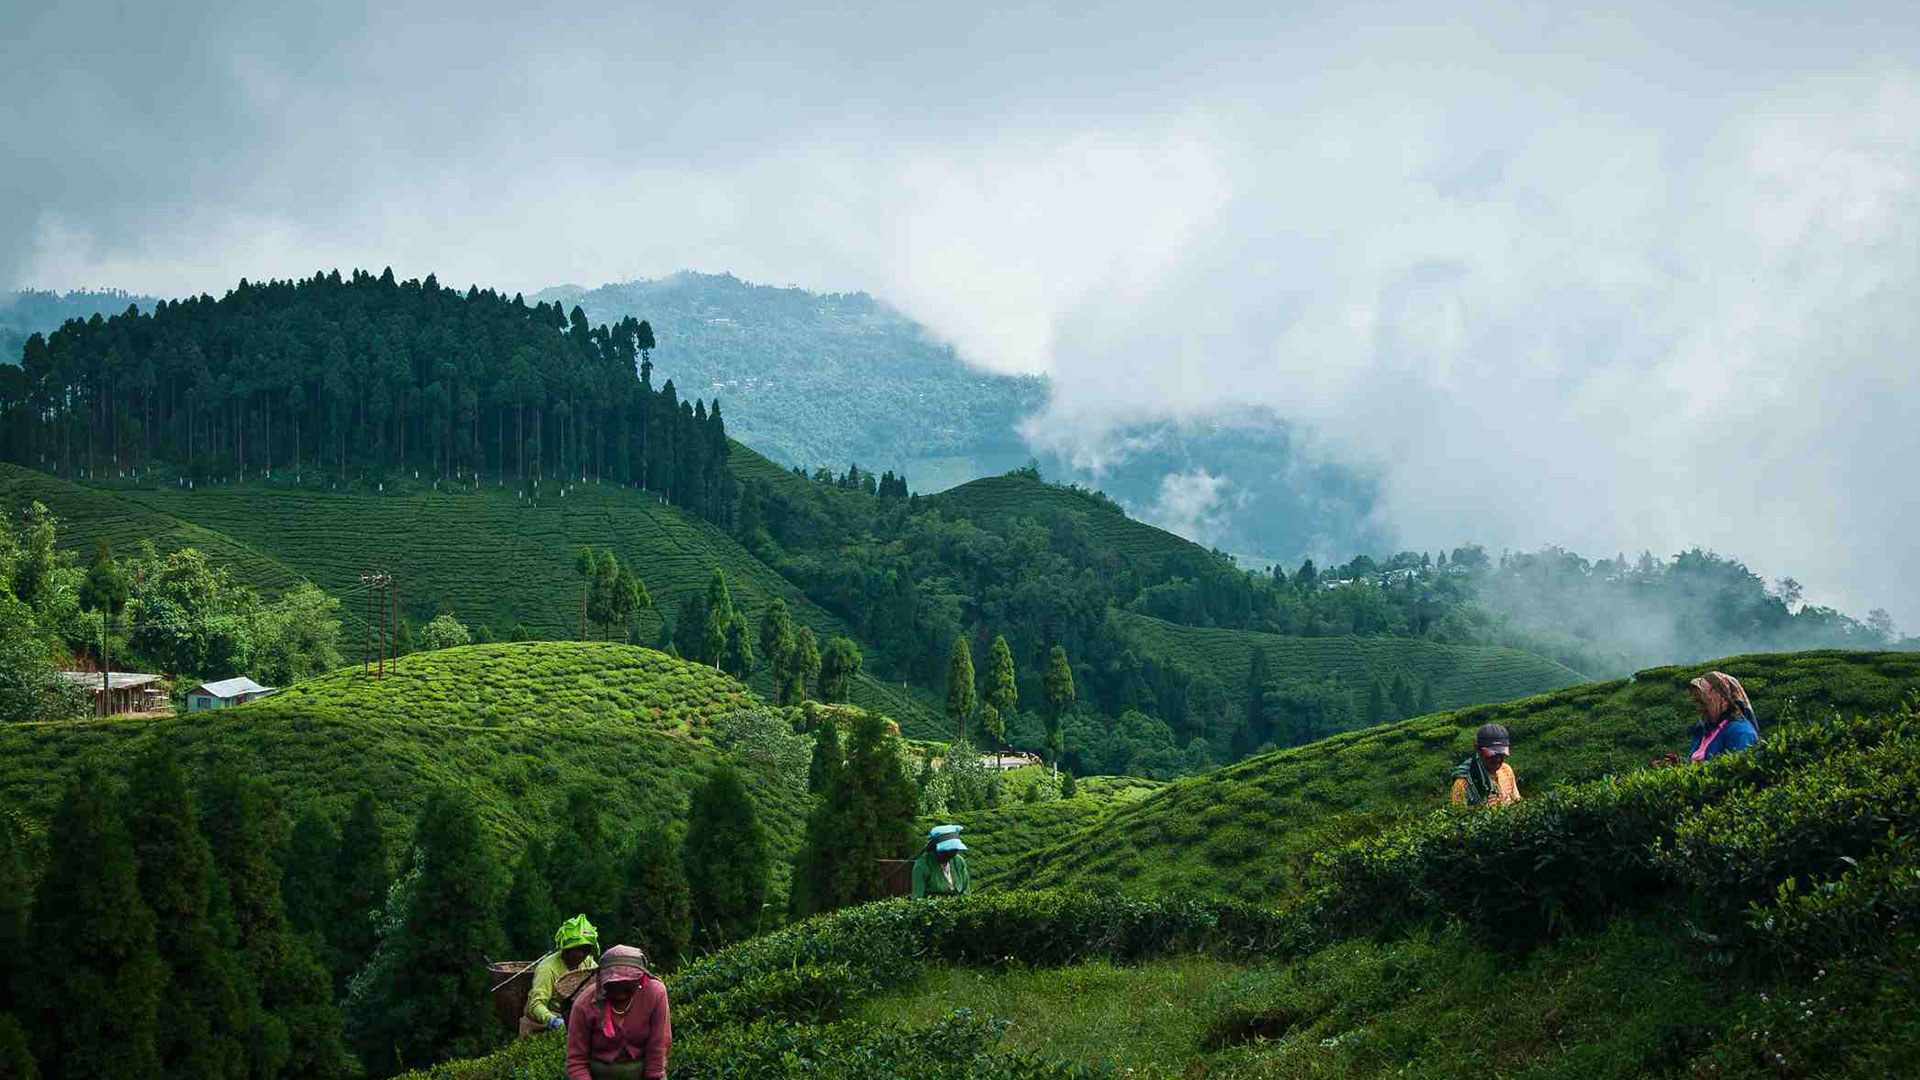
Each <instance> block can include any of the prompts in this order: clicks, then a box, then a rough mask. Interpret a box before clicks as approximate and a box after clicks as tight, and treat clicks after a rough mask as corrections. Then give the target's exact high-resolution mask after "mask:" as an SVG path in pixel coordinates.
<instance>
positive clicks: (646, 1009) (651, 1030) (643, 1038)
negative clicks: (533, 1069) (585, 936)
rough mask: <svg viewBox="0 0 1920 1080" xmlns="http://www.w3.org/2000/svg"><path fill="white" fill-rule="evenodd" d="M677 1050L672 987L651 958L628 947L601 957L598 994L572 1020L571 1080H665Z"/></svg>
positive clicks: (585, 995)
mask: <svg viewBox="0 0 1920 1080" xmlns="http://www.w3.org/2000/svg"><path fill="white" fill-rule="evenodd" d="M672 1046H673V1021H672V1020H671V1018H670V1017H669V1016H668V1011H667V987H666V984H665V983H662V982H661V981H660V980H659V979H656V978H654V977H653V975H652V974H651V973H649V972H648V971H647V957H646V954H645V953H642V952H641V951H640V950H639V949H636V948H633V947H631V946H628V945H615V946H614V947H613V948H611V949H608V950H607V951H606V952H603V953H601V954H600V968H599V971H598V972H597V973H596V974H595V975H594V981H593V990H592V991H591V992H582V993H581V994H580V996H578V997H576V998H574V999H573V1011H572V1013H571V1014H569V1015H568V1017H567V1080H660V1078H661V1077H664V1076H666V1075H667V1051H668V1050H669V1049H671V1048H672Z"/></svg>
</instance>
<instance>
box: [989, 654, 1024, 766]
mask: <svg viewBox="0 0 1920 1080" xmlns="http://www.w3.org/2000/svg"><path fill="white" fill-rule="evenodd" d="M987 704H988V705H990V706H992V708H993V713H992V715H991V717H990V718H989V719H988V721H987V734H988V735H991V736H992V737H993V745H994V749H996V750H998V749H999V748H1000V747H1002V746H1005V745H1006V742H1007V721H1008V720H1009V719H1011V718H1012V717H1013V716H1014V715H1015V714H1016V711H1017V710H1018V709H1019V707H1020V682H1019V678H1018V676H1017V675H1016V674H1015V672H1014V669H1013V649H1012V648H1011V647H1009V646H1008V645H1007V639H1006V636H1005V635H996V636H995V637H994V639H993V648H992V649H991V650H990V651H989V652H988V653H987Z"/></svg>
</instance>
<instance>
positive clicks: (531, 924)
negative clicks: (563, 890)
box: [500, 839, 611, 959]
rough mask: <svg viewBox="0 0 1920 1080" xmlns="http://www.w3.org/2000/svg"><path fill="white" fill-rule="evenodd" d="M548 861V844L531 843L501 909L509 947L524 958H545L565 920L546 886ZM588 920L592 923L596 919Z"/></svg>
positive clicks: (517, 864) (522, 854) (516, 862)
mask: <svg viewBox="0 0 1920 1080" xmlns="http://www.w3.org/2000/svg"><path fill="white" fill-rule="evenodd" d="M547 861H548V860H547V847H546V845H545V844H543V843H541V842H540V841H539V840H538V839H534V840H530V841H528V842H527V846H526V847H525V848H523V849H522V850H521V852H520V857H519V858H518V859H516V860H514V863H513V884H512V885H510V886H509V887H508V889H507V898H506V901H505V902H504V903H503V904H502V905H501V908H500V920H501V924H502V926H503V927H504V928H505V930H506V935H507V947H508V948H510V949H512V950H513V955H514V956H518V957H521V958H523V959H532V958H533V957H536V956H543V955H545V954H546V952H547V950H548V949H550V948H552V947H553V930H554V928H555V927H557V926H559V925H560V922H561V920H562V919H564V918H566V916H563V915H561V914H560V909H559V908H557V907H555V906H554V903H553V887H552V886H551V885H548V884H547ZM587 918H588V921H589V922H591V921H592V918H593V917H592V916H588V917H587ZM594 925H595V926H598V925H600V924H599V923H594ZM608 944H611V942H609V943H608Z"/></svg>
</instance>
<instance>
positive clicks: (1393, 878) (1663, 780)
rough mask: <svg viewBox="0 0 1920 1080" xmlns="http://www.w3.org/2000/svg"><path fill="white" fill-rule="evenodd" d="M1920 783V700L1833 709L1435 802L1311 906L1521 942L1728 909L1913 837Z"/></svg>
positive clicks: (1329, 871) (1353, 923) (1359, 850)
mask: <svg viewBox="0 0 1920 1080" xmlns="http://www.w3.org/2000/svg"><path fill="white" fill-rule="evenodd" d="M1917 781H1920V720H1917V719H1916V716H1915V714H1914V712H1913V711H1912V710H1911V709H1907V708H1902V709H1899V710H1897V711H1894V712H1891V713H1888V714H1884V715H1881V716H1874V717H1864V718H1856V719H1849V720H1840V719H1830V720H1827V721H1824V722H1819V723H1814V724H1810V725H1803V726H1801V727H1798V728H1790V729H1786V730H1783V731H1780V732H1777V733H1775V734H1773V735H1771V736H1769V737H1768V738H1767V739H1766V740H1764V741H1763V742H1762V743H1761V744H1760V745H1759V746H1757V747H1755V748H1754V749H1752V750H1750V751H1748V752H1746V753H1744V754H1738V755H1728V756H1725V757H1721V758H1717V759H1715V760H1714V761H1712V762H1708V763H1705V764H1702V765H1697V766H1686V767H1681V768H1675V769H1665V770H1648V771H1643V772H1639V773H1635V774H1632V775H1630V776H1627V777H1624V778H1620V779H1614V778H1606V779H1603V780H1599V781H1595V782H1592V783H1588V784H1579V785H1573V786H1571V787H1568V788H1565V789H1562V790H1559V791H1554V792H1549V793H1547V794H1545V795H1541V796H1536V797H1533V798H1529V799H1527V800H1526V801H1524V802H1522V803H1520V804H1518V805H1515V806H1510V807H1505V808H1502V809H1500V810H1498V811H1492V812H1479V811H1458V810H1444V811H1439V812H1436V813H1434V814H1432V815H1430V816H1428V817H1427V818H1425V819H1422V820H1420V821H1418V822H1415V823H1413V824H1411V825H1408V826H1406V827H1403V828H1399V829H1395V830H1391V831H1389V832H1386V833H1384V834H1382V835H1380V836H1379V837H1376V838H1374V839H1370V840H1364V841H1360V842H1357V843H1353V844H1350V845H1348V846H1346V847H1343V848H1341V849H1338V850H1336V851H1332V852H1328V853H1324V854H1323V855H1322V856H1320V858H1319V859H1318V860H1317V862H1316V865H1315V879H1314V881H1315V885H1316V891H1315V893H1314V894H1313V896H1312V898H1311V900H1310V901H1309V902H1308V903H1307V904H1305V905H1303V906H1304V907H1305V908H1306V909H1308V910H1311V911H1312V912H1313V917H1314V918H1315V919H1317V920H1319V921H1320V922H1321V923H1323V924H1324V926H1325V927H1326V928H1327V929H1329V930H1330V931H1332V932H1335V933H1339V932H1358V933H1383V932H1385V933H1391V932H1396V931H1401V930H1405V929H1407V928H1410V927H1414V926H1419V925H1424V924H1427V923H1431V922H1434V921H1436V920H1442V919H1458V920H1461V921H1462V922H1464V923H1466V924H1467V925H1470V926H1474V927H1478V928H1480V929H1482V930H1484V931H1485V932H1486V933H1487V934H1488V935H1490V936H1493V937H1496V938H1497V939H1498V940H1500V941H1501V942H1503V943H1505V944H1507V945H1508V946H1510V947H1520V946H1526V945H1530V944H1532V943H1534V942H1536V941H1539V940H1541V939H1543V938H1545V937H1547V936H1548V935H1549V934H1550V933H1552V932H1553V931H1555V930H1556V929H1558V928H1560V927H1561V926H1563V925H1567V926H1570V927H1573V928H1587V929H1592V928H1594V927H1596V926H1598V925H1600V924H1601V923H1603V922H1604V921H1605V920H1606V919H1608V918H1610V917H1612V916H1613V915H1614V914H1615V913H1617V912H1619V911H1622V910H1646V909H1648V908H1650V907H1652V906H1654V905H1656V904H1658V903H1661V902H1663V901H1666V900H1671V899H1675V898H1677V897H1680V896H1682V895H1685V894H1689V893H1692V894H1697V895H1698V896H1699V897H1701V898H1703V899H1702V900H1701V904H1702V905H1703V906H1705V907H1706V908H1708V909H1710V910H1717V911H1719V912H1720V913H1721V915H1722V916H1723V917H1724V916H1726V915H1729V914H1731V913H1733V912H1736V911H1738V910H1740V909H1742V908H1744V907H1746V906H1747V905H1748V904H1749V903H1751V902H1754V901H1757V900H1761V899H1765V898H1767V897H1769V896H1772V895H1773V894H1774V891H1775V889H1776V888H1777V887H1779V886H1780V885H1782V884H1784V883H1785V882H1787V881H1789V880H1797V879H1801V878H1812V877H1815V876H1817V875H1825V874H1834V873H1839V872H1841V871H1843V870H1845V868H1846V867H1847V865H1849V860H1858V859H1861V858H1865V857H1867V856H1870V855H1872V854H1873V853H1874V851H1875V850H1876V849H1877V848H1879V847H1882V846H1884V845H1886V844H1887V843H1888V840H1889V830H1892V835H1893V836H1894V837H1898V836H1900V835H1904V834H1909V833H1911V832H1912V831H1913V827H1914V825H1915V824H1916V822H1920V794H1917V792H1920V783H1917ZM1723 921H1727V920H1724V918H1723Z"/></svg>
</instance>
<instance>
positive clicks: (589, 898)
mask: <svg viewBox="0 0 1920 1080" xmlns="http://www.w3.org/2000/svg"><path fill="white" fill-rule="evenodd" d="M548 878H549V880H550V881H552V883H553V899H554V903H555V904H556V905H558V906H559V908H560V912H561V914H562V915H572V914H573V913H575V912H581V913H584V914H585V915H586V917H587V921H588V922H591V923H592V924H593V925H595V926H612V925H614V918H615V910H616V907H617V904H618V899H617V898H618V894H619V891H620V869H619V866H618V864H617V863H616V862H615V861H614V856H613V852H612V851H611V850H610V846H609V844H608V842H607V834H606V827H605V825H604V824H603V823H602V821H601V817H600V800H599V799H598V798H596V797H595V796H594V793H593V791H592V789H590V788H585V787H576V788H574V789H572V790H571V791H569V792H567V809H566V814H565V816H564V817H563V818H562V819H561V823H560V834H559V836H557V837H556V838H555V839H554V842H553V859H552V861H551V863H550V864H549V873H548Z"/></svg>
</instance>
